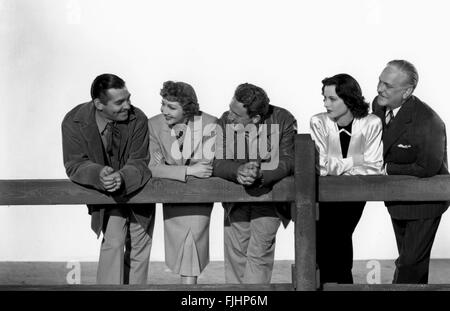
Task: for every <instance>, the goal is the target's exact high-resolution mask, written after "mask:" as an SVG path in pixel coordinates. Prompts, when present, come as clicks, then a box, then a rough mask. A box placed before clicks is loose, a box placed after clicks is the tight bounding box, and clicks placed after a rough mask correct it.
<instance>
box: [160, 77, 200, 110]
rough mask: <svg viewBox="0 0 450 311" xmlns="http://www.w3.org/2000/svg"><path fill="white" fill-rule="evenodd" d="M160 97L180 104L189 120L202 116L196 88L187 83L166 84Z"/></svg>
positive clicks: (171, 82)
mask: <svg viewBox="0 0 450 311" xmlns="http://www.w3.org/2000/svg"><path fill="white" fill-rule="evenodd" d="M160 95H161V96H162V98H164V99H166V100H168V101H171V102H178V103H179V104H180V106H181V107H182V108H183V114H184V115H185V116H186V117H187V118H190V117H192V116H197V115H199V114H200V107H199V104H198V101H197V95H196V94H195V91H194V88H193V87H192V86H191V85H189V84H187V83H185V82H174V81H166V82H164V84H163V88H162V89H161V92H160Z"/></svg>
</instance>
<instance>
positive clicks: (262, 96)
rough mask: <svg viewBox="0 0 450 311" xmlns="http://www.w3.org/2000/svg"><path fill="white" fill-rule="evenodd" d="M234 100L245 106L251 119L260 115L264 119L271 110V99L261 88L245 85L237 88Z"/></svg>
mask: <svg viewBox="0 0 450 311" xmlns="http://www.w3.org/2000/svg"><path fill="white" fill-rule="evenodd" d="M234 98H235V99H236V100H237V101H238V102H240V103H242V104H243V105H244V107H245V108H246V109H247V114H248V116H249V117H250V118H253V117H254V116H256V115H258V114H259V115H260V116H261V118H264V117H265V116H266V114H267V112H268V110H269V102H270V99H269V97H267V94H266V92H265V91H264V90H263V89H262V88H260V87H259V86H256V85H253V84H250V83H243V84H241V85H239V86H238V87H237V88H236V91H235V92H234Z"/></svg>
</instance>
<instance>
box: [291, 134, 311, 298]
mask: <svg viewBox="0 0 450 311" xmlns="http://www.w3.org/2000/svg"><path fill="white" fill-rule="evenodd" d="M315 152H316V149H315V145H314V142H313V140H312V139H311V136H310V135H309V134H299V135H297V136H296V138H295V173H294V179H295V233H294V234H295V284H296V290H300V291H305V290H316V169H315Z"/></svg>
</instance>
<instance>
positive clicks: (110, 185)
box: [100, 166, 122, 192]
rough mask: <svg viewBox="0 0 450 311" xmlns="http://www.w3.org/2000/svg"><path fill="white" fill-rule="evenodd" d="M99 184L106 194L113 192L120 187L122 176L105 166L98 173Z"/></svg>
mask: <svg viewBox="0 0 450 311" xmlns="http://www.w3.org/2000/svg"><path fill="white" fill-rule="evenodd" d="M100 182H101V183H102V185H103V188H105V190H106V191H108V192H114V191H117V190H119V189H120V187H121V186H122V175H120V173H119V172H114V169H113V168H112V167H109V166H105V167H103V168H102V170H101V171H100Z"/></svg>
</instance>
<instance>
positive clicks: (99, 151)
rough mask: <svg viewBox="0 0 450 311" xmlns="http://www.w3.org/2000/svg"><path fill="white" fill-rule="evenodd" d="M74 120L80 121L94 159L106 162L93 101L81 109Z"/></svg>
mask: <svg viewBox="0 0 450 311" xmlns="http://www.w3.org/2000/svg"><path fill="white" fill-rule="evenodd" d="M74 121H76V122H79V123H80V130H81V133H82V135H83V137H84V139H85V140H86V142H87V144H88V150H90V151H92V155H93V156H94V160H95V162H97V163H102V164H103V165H104V164H105V160H104V158H103V143H102V139H101V137H100V133H99V132H98V126H97V122H96V121H95V107H94V104H93V103H92V102H91V104H89V105H85V106H84V107H83V108H82V109H80V110H79V111H78V113H77V115H76V116H75V118H74Z"/></svg>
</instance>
